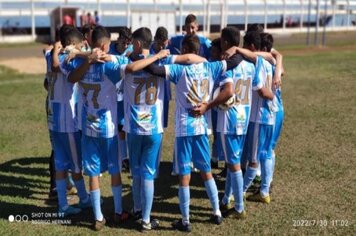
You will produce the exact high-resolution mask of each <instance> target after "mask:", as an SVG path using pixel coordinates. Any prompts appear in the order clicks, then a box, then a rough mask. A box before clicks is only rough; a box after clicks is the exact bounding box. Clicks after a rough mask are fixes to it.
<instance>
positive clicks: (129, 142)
mask: <svg viewBox="0 0 356 236" xmlns="http://www.w3.org/2000/svg"><path fill="white" fill-rule="evenodd" d="M185 31H186V34H185V35H179V36H175V37H173V38H171V39H170V40H169V39H168V33H167V30H166V29H165V28H164V27H159V28H158V29H157V31H156V34H155V36H154V39H153V42H152V34H151V31H150V30H149V29H148V28H145V27H142V28H139V29H137V30H135V31H134V32H133V33H132V34H131V31H130V30H129V29H128V28H122V29H120V32H119V38H118V40H117V41H115V42H111V41H110V34H109V33H108V31H107V30H106V29H105V27H103V26H90V25H88V26H85V27H84V28H83V29H82V32H80V31H79V30H78V29H77V28H75V27H73V26H68V25H64V26H62V27H61V29H60V31H59V41H58V42H56V43H55V44H54V46H53V49H51V50H48V51H46V53H45V56H46V61H47V76H46V80H47V84H48V104H47V106H48V128H49V131H50V137H51V144H52V148H53V150H54V159H55V170H56V190H57V194H58V209H59V212H60V213H63V214H64V215H66V216H67V215H72V214H78V213H79V212H81V210H82V209H85V208H92V209H93V212H94V218H95V219H94V221H93V229H95V230H101V229H102V228H103V227H104V226H105V224H106V218H105V217H104V216H103V214H102V211H101V204H102V201H101V193H100V174H101V173H103V172H105V171H108V172H109V174H110V175H111V188H112V194H113V199H114V215H113V217H112V218H111V219H112V220H113V222H114V223H115V224H121V223H124V222H125V221H126V220H129V219H130V218H131V219H134V220H140V223H141V224H140V225H141V230H142V231H146V230H152V229H155V228H157V227H158V226H159V221H158V220H157V219H151V218H150V215H151V209H152V204H153V199H154V180H155V179H156V178H159V174H158V168H159V162H160V158H161V153H162V148H163V147H162V139H163V131H164V128H165V127H167V125H168V110H169V102H170V100H171V83H172V84H174V85H175V107H176V108H175V119H174V120H175V124H174V125H175V137H176V138H175V143H174V150H172V154H173V156H174V158H173V172H174V173H177V174H178V175H179V191H178V197H179V208H180V211H181V215H182V218H181V219H180V220H177V221H175V222H173V223H172V226H173V228H175V229H177V230H180V231H184V232H190V231H191V230H192V227H191V223H190V220H189V206H190V189H189V182H190V178H191V170H192V168H193V167H194V168H196V169H197V170H198V171H199V173H200V175H201V177H202V179H203V181H204V185H205V188H206V192H207V195H208V197H209V200H210V203H211V206H212V210H213V212H212V216H211V219H210V220H211V222H212V223H214V224H217V225H219V224H221V223H222V221H223V216H224V217H235V218H237V219H243V218H245V217H246V211H245V207H244V200H245V196H246V192H247V189H248V188H249V187H250V185H251V184H252V181H253V180H254V179H255V177H256V175H257V172H258V169H259V168H260V172H261V188H260V191H258V192H256V193H254V194H252V195H250V196H248V197H247V200H253V201H260V202H264V203H267V204H268V203H269V202H270V191H269V189H270V185H271V182H272V176H273V172H274V163H275V154H274V149H275V145H276V142H277V140H278V137H279V135H280V130H281V126H282V122H283V116H284V113H283V106H282V100H281V90H280V84H281V74H282V71H283V67H282V56H281V55H280V54H279V53H278V52H277V51H276V50H274V49H272V46H273V38H272V36H271V35H270V34H268V33H263V29H262V28H261V27H259V26H258V25H253V26H251V27H250V28H249V30H248V31H247V32H246V34H245V36H244V43H243V48H240V47H239V41H240V32H239V30H238V29H236V28H234V27H226V28H224V29H223V30H222V32H221V37H220V38H219V39H215V40H214V41H213V42H212V43H211V42H210V40H208V39H206V38H204V37H201V36H198V35H197V34H196V33H197V31H198V22H197V19H196V17H195V16H194V15H192V14H190V15H188V16H187V17H186V21H185ZM216 90H217V92H215V94H214V96H213V93H214V91H216ZM212 117H213V119H211V118H212ZM212 120H213V122H212ZM212 123H213V127H214V129H213V130H214V145H213V146H214V149H215V150H214V153H215V156H219V158H220V160H225V162H226V166H227V175H226V184H225V191H224V197H223V198H222V199H221V201H219V196H218V189H217V185H216V183H215V180H214V178H213V175H212V171H211V155H210V153H211V150H210V145H209V138H208V135H209V134H210V130H211V124H212ZM127 149H128V152H127ZM127 157H128V160H129V161H127V160H126V161H124V159H125V158H127ZM123 163H125V164H126V165H127V164H128V163H129V168H130V173H131V176H132V196H133V210H132V212H131V213H128V212H127V211H125V210H124V209H123V206H122V181H121V170H122V164H123ZM68 172H70V173H71V175H72V177H73V180H74V184H75V187H76V188H77V193H78V197H79V199H80V200H79V203H78V204H77V205H69V204H68V202H67V198H66V190H67V184H66V178H67V175H68ZM82 173H84V175H87V176H89V193H88V192H87V190H86V186H85V181H84V179H83V174H82ZM243 173H244V174H243ZM232 195H233V196H234V201H235V204H234V206H231V203H230V202H232Z"/></svg>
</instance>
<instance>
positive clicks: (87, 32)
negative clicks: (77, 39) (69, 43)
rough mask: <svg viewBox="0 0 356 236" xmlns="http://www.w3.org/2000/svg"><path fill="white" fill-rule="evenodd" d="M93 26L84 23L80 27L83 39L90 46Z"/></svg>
mask: <svg viewBox="0 0 356 236" xmlns="http://www.w3.org/2000/svg"><path fill="white" fill-rule="evenodd" d="M94 28H95V25H94V24H85V25H83V27H82V34H83V36H84V39H85V40H86V41H87V42H88V44H89V45H90V46H92V41H91V34H92V32H93V30H94Z"/></svg>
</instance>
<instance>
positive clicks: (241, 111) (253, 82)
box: [217, 60, 262, 135]
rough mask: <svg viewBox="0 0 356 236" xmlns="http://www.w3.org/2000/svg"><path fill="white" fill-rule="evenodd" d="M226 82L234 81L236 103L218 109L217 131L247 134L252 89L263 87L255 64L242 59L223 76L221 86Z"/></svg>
mask: <svg viewBox="0 0 356 236" xmlns="http://www.w3.org/2000/svg"><path fill="white" fill-rule="evenodd" d="M257 66H258V65H257ZM226 83H233V88H234V96H235V103H234V105H233V106H232V107H231V108H230V109H228V110H221V109H218V121H217V132H221V133H224V134H233V135H245V134H246V133H247V127H248V123H249V119H250V114H251V102H252V90H258V89H260V88H261V87H262V83H261V81H260V79H259V77H258V76H256V69H255V65H254V64H252V63H250V62H248V61H245V60H244V61H242V62H241V63H240V64H239V65H238V66H236V67H235V68H234V69H232V70H229V71H227V72H226V73H225V74H224V75H223V76H222V79H221V82H220V86H222V85H224V84H226Z"/></svg>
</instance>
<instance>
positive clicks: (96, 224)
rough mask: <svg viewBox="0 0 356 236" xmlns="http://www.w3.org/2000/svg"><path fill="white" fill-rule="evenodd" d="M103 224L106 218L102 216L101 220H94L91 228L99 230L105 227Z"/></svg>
mask: <svg viewBox="0 0 356 236" xmlns="http://www.w3.org/2000/svg"><path fill="white" fill-rule="evenodd" d="M105 224H106V220H105V217H104V218H103V220H102V221H100V220H96V221H95V222H94V224H93V228H94V230H95V231H100V230H102V229H103V228H104V227H105Z"/></svg>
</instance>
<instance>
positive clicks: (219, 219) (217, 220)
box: [210, 215, 224, 225]
mask: <svg viewBox="0 0 356 236" xmlns="http://www.w3.org/2000/svg"><path fill="white" fill-rule="evenodd" d="M223 220H224V218H223V217H222V216H218V215H212V216H211V217H210V221H211V222H213V223H214V224H216V225H220V224H221V223H222V222H223Z"/></svg>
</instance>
